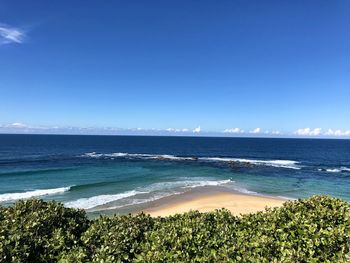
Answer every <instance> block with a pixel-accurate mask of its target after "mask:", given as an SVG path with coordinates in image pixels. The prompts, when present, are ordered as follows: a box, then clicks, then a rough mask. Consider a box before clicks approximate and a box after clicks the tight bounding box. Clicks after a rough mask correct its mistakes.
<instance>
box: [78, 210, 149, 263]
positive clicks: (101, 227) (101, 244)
mask: <svg viewBox="0 0 350 263" xmlns="http://www.w3.org/2000/svg"><path fill="white" fill-rule="evenodd" d="M153 223H154V220H153V218H152V217H150V216H149V215H145V214H142V213H141V214H139V215H137V216H131V215H128V216H114V217H111V218H108V217H105V216H101V217H100V218H99V219H96V220H95V221H94V222H93V223H92V224H91V226H90V227H89V229H88V230H87V231H86V232H85V233H84V234H83V236H82V240H83V242H84V245H85V247H86V254H87V255H89V257H90V258H91V259H92V260H93V261H94V262H131V261H132V260H133V259H134V257H135V255H136V254H139V253H140V252H141V250H140V246H141V243H142V241H143V240H144V235H145V233H146V232H147V231H151V230H152V228H153Z"/></svg>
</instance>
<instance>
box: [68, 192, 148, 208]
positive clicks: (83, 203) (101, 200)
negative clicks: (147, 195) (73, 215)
mask: <svg viewBox="0 0 350 263" xmlns="http://www.w3.org/2000/svg"><path fill="white" fill-rule="evenodd" d="M137 194H144V192H139V191H135V190H132V191H128V192H124V193H120V194H114V195H97V196H93V197H89V198H80V199H78V200H75V201H71V202H67V203H65V206H67V207H71V208H82V209H91V208H94V207H96V206H100V205H104V204H107V203H110V202H113V201H117V200H120V199H123V198H126V197H131V196H135V195H137Z"/></svg>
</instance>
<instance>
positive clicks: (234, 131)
mask: <svg viewBox="0 0 350 263" xmlns="http://www.w3.org/2000/svg"><path fill="white" fill-rule="evenodd" d="M223 133H236V134H237V133H244V130H242V129H241V128H230V129H225V130H224V131H223Z"/></svg>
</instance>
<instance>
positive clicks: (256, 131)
mask: <svg viewBox="0 0 350 263" xmlns="http://www.w3.org/2000/svg"><path fill="white" fill-rule="evenodd" d="M260 132H261V128H255V129H254V130H251V131H249V133H253V134H257V133H260Z"/></svg>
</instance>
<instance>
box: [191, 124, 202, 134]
mask: <svg viewBox="0 0 350 263" xmlns="http://www.w3.org/2000/svg"><path fill="white" fill-rule="evenodd" d="M192 132H194V133H200V132H201V126H198V127H197V128H195V129H193V131H192Z"/></svg>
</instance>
